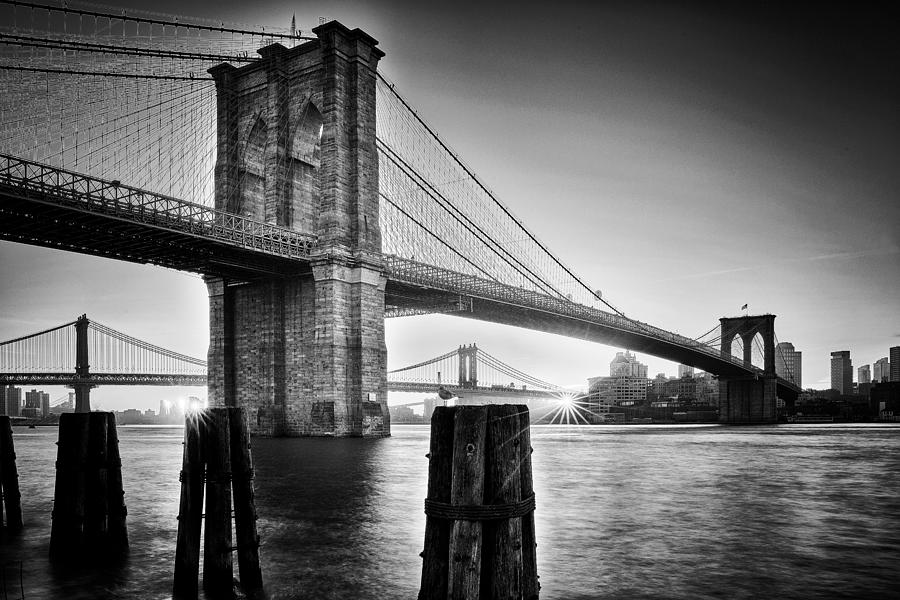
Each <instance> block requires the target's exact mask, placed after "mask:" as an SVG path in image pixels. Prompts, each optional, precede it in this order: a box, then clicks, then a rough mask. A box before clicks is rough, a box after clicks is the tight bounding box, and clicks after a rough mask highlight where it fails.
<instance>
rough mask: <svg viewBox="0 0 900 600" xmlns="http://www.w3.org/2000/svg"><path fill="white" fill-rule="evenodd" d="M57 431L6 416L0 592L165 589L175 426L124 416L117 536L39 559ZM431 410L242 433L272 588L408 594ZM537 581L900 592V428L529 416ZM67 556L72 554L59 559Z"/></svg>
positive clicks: (555, 585) (44, 548)
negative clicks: (368, 428) (373, 420)
mask: <svg viewBox="0 0 900 600" xmlns="http://www.w3.org/2000/svg"><path fill="white" fill-rule="evenodd" d="M56 436H57V430H56V429H55V428H53V429H51V428H39V429H30V430H29V429H22V428H15V429H14V440H15V444H16V451H17V454H18V467H19V479H20V485H21V488H22V501H23V510H24V513H25V526H26V531H25V533H24V534H23V535H21V536H19V537H16V538H10V537H7V536H3V537H2V547H0V563H2V569H3V571H2V572H3V575H4V577H3V580H2V583H3V585H5V586H6V589H5V590H0V598H4V599H5V598H6V597H7V596H4V595H3V594H4V592H5V593H6V594H7V595H8V597H9V598H18V597H19V594H20V592H19V576H18V573H19V565H20V563H21V568H22V573H23V578H22V587H23V588H24V592H25V598H28V599H31V598H60V599H69V598H168V597H170V596H171V593H170V590H171V583H172V569H173V563H174V555H175V532H176V529H177V521H176V515H177V512H178V492H179V482H178V473H179V470H180V468H181V450H182V448H181V441H182V430H181V429H178V428H163V427H158V428H157V427H120V428H119V437H120V439H121V442H120V448H121V454H122V461H123V469H124V480H125V494H126V496H125V499H126V504H127V505H128V529H129V535H130V540H131V550H130V553H129V554H128V556H127V557H126V558H125V559H124V560H123V561H122V562H121V564H117V565H113V564H109V563H107V564H100V565H95V566H91V565H88V566H77V567H69V566H68V565H55V566H51V564H50V563H49V562H48V560H47V554H48V547H49V536H50V511H51V509H52V499H53V482H54V469H55V460H56V446H55V444H54V443H55V441H56ZM428 438H429V432H428V428H427V427H424V426H402V425H398V426H395V427H394V436H393V437H391V438H388V439H383V440H360V439H254V441H253V459H254V461H255V463H256V464H255V466H256V490H257V491H256V494H257V495H256V498H257V509H258V512H259V517H260V519H259V530H260V536H261V539H262V543H263V546H262V548H261V549H260V553H261V558H262V569H263V576H264V579H265V582H266V591H267V594H268V597H269V598H273V599H276V598H278V599H280V598H285V599H287V598H315V599H320V598H388V599H390V598H415V597H416V594H417V592H418V587H419V576H420V569H421V559H420V558H419V552H420V551H421V550H422V542H423V539H424V530H425V517H424V514H423V512H422V500H423V498H424V497H425V491H426V484H427V460H426V459H425V454H426V452H428ZM532 445H533V446H534V455H533V458H534V481H535V492H536V496H537V502H538V509H537V512H536V515H535V520H536V526H537V536H538V572H539V573H540V577H541V584H542V590H541V597H542V598H545V599H553V598H560V599H588V598H684V599H688V598H728V599H730V598H900V427H897V426H890V425H854V426H842V425H809V426H805V425H780V426H772V427H754V428H729V427H720V426H676V427H663V426H595V427H587V426H584V427H574V426H572V427H566V426H535V427H532ZM75 562H76V561H75V560H74V559H73V561H72V563H73V564H75Z"/></svg>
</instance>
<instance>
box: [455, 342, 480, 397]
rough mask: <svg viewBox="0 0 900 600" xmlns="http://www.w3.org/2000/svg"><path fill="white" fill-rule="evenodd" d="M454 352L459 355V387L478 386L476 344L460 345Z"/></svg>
mask: <svg viewBox="0 0 900 600" xmlns="http://www.w3.org/2000/svg"><path fill="white" fill-rule="evenodd" d="M456 352H457V356H458V357H459V387H463V388H476V387H478V346H476V345H475V344H469V345H468V346H460V347H459V349H458V350H457V351H456Z"/></svg>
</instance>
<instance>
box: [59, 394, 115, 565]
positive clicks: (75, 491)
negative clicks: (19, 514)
mask: <svg viewBox="0 0 900 600" xmlns="http://www.w3.org/2000/svg"><path fill="white" fill-rule="evenodd" d="M57 446H58V449H57V458H56V487H55V490H54V497H53V522H52V525H51V528H50V557H51V558H52V559H59V560H71V558H72V556H73V554H74V555H77V554H78V553H80V552H84V551H85V550H89V554H92V555H93V554H94V553H98V552H99V553H103V554H106V555H108V556H113V555H116V554H121V552H122V551H123V550H125V549H126V548H127V547H128V534H127V531H126V529H125V513H126V510H125V502H124V492H123V490H122V470H121V462H120V459H119V449H118V435H117V433H116V420H115V416H114V415H113V414H112V413H105V412H92V413H66V414H63V415H60V419H59V441H58V442H57Z"/></svg>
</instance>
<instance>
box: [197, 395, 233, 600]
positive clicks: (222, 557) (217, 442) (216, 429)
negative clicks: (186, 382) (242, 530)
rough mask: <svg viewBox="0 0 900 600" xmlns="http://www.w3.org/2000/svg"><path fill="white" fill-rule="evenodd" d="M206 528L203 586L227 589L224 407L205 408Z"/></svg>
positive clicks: (227, 451) (228, 453)
mask: <svg viewBox="0 0 900 600" xmlns="http://www.w3.org/2000/svg"><path fill="white" fill-rule="evenodd" d="M206 412H207V415H209V417H210V418H209V421H208V422H207V424H206V429H205V433H206V440H204V441H205V443H204V449H205V451H206V528H205V529H204V532H203V587H204V588H205V589H207V590H209V591H222V588H223V587H224V588H225V589H231V580H232V575H233V567H232V559H231V450H230V448H231V434H230V431H229V428H228V410H227V409H225V408H210V409H207V411H206Z"/></svg>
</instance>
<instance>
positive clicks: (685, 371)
mask: <svg viewBox="0 0 900 600" xmlns="http://www.w3.org/2000/svg"><path fill="white" fill-rule="evenodd" d="M693 376H694V367H689V366H687V365H678V379H683V378H684V377H693Z"/></svg>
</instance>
